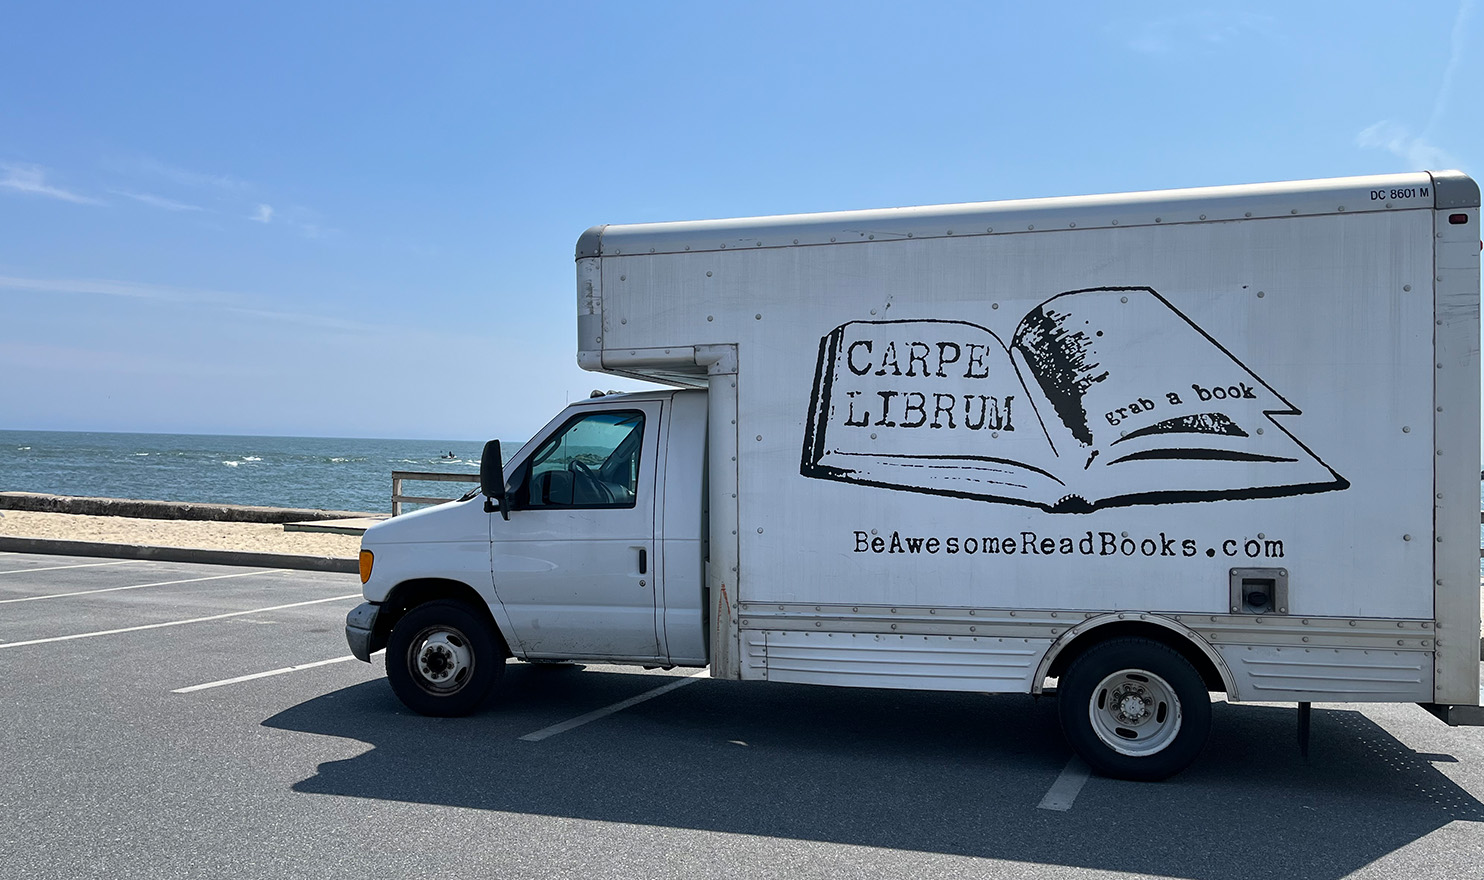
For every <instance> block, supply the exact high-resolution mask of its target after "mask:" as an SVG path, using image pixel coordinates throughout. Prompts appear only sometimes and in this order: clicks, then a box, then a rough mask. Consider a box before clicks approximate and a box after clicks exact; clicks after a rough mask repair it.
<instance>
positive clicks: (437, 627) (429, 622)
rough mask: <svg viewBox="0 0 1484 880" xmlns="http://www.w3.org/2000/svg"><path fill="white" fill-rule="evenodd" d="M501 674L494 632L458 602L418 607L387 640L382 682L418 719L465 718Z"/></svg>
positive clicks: (500, 651)
mask: <svg viewBox="0 0 1484 880" xmlns="http://www.w3.org/2000/svg"><path fill="white" fill-rule="evenodd" d="M504 674H505V645H504V642H502V641H501V640H500V636H499V633H497V632H496V631H495V628H494V627H493V626H491V625H490V624H489V622H488V621H486V620H485V619H484V618H483V617H482V616H480V614H479V613H478V612H477V611H475V610H474V609H472V608H470V607H469V606H468V605H465V604H464V603H463V602H457V601H454V600H451V599H439V600H436V601H433V602H428V603H425V604H423V605H419V606H417V607H416V608H414V609H412V610H411V611H409V612H407V614H406V615H404V616H403V617H402V619H401V620H399V621H397V623H396V625H395V626H393V627H392V634H391V637H390V638H388V639H387V644H386V677H387V681H389V682H391V685H392V692H393V693H395V694H396V695H397V699H399V700H401V701H402V703H403V704H404V705H405V706H407V708H409V709H411V710H412V711H414V712H417V713H418V714H420V715H434V716H439V717H451V716H455V715H468V714H469V713H470V712H473V711H474V710H476V709H478V708H479V706H480V704H481V703H483V702H484V700H485V698H486V697H488V696H489V693H490V690H491V689H492V688H493V687H494V686H495V684H496V682H498V681H499V680H500V678H501V676H503V675H504Z"/></svg>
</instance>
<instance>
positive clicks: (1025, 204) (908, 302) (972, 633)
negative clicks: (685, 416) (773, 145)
mask: <svg viewBox="0 0 1484 880" xmlns="http://www.w3.org/2000/svg"><path fill="white" fill-rule="evenodd" d="M1477 206H1478V190H1477V187H1476V186H1475V185H1474V183H1473V181H1471V180H1469V179H1468V178H1466V177H1463V176H1462V175H1456V174H1451V175H1437V176H1436V177H1435V176H1433V175H1429V174H1425V173H1419V174H1406V175H1391V176H1385V177H1373V178H1349V179H1339V180H1326V181H1312V182H1300V183H1289V184H1270V185H1259V186H1238V187H1221V188H1212V189H1203V190H1184V191H1168V192H1154V193H1137V194H1128V195H1113V196H1094V197H1086V198H1068V199H1046V200H1035V201H1020V202H1000V203H985V204H970V205H953V206H945V207H936V208H911V209H900V210H885V211H866V212H850V213H838V214H820V215H801V216H792V217H774V218H760V219H751V220H728V221H706V222H696V223H679V224H650V225H639V226H608V227H597V228H594V229H593V230H590V231H589V233H588V234H587V235H585V236H584V237H583V239H582V240H581V241H580V242H579V246H578V306H579V321H578V325H579V340H578V341H579V354H578V357H579V362H580V363H581V364H582V365H583V366H585V367H587V368H589V369H594V370H603V371H607V372H612V373H617V374H622V375H628V376H637V377H642V378H647V379H652V380H656V381H660V382H666V383H670V384H679V385H690V386H693V387H698V388H708V387H709V388H710V389H711V393H712V397H713V398H716V397H717V389H718V386H719V384H720V383H727V384H731V383H735V385H734V388H735V409H734V411H730V412H729V411H728V410H729V407H728V406H726V405H725V404H723V405H722V406H721V407H718V401H717V400H716V399H713V400H712V401H711V407H712V408H711V423H710V435H709V436H710V442H711V445H712V453H713V454H712V456H711V459H710V461H711V471H710V479H711V481H712V487H713V489H712V492H711V511H710V514H711V520H712V528H711V548H710V549H711V568H712V570H711V572H710V575H709V577H710V581H709V583H710V588H711V589H710V598H709V603H710V605H711V615H710V619H711V620H712V621H713V630H712V632H711V634H710V638H711V642H712V657H711V661H712V664H713V674H715V675H721V676H728V677H740V678H749V679H768V680H774V681H792V682H809V683H822V684H841V685H864V686H884V687H925V688H935V689H957V690H976V691H1037V690H1039V689H1040V688H1041V686H1042V682H1043V679H1044V677H1045V675H1046V674H1047V672H1048V671H1049V670H1050V669H1051V663H1052V660H1053V659H1054V655H1055V653H1056V652H1057V650H1059V647H1060V646H1063V645H1065V644H1068V643H1069V642H1070V640H1071V639H1073V638H1075V637H1076V636H1078V635H1080V634H1081V633H1082V632H1084V631H1087V630H1090V629H1092V628H1095V627H1097V626H1101V625H1105V624H1108V623H1111V622H1116V621H1120V620H1123V621H1127V620H1132V619H1138V620H1141V621H1143V622H1144V623H1146V624H1150V625H1154V626H1159V627H1163V628H1167V629H1169V630H1171V631H1172V632H1178V633H1180V634H1181V635H1182V636H1183V637H1185V638H1188V639H1189V640H1190V643H1191V644H1193V645H1196V646H1198V647H1199V650H1201V651H1202V652H1203V653H1204V654H1205V655H1206V656H1207V657H1208V659H1209V660H1210V661H1211V662H1212V664H1213V665H1214V666H1215V667H1216V669H1217V670H1218V671H1219V673H1220V675H1221V678H1222V679H1223V681H1224V684H1225V688H1226V690H1227V691H1228V693H1229V695H1230V697H1231V698H1232V699H1237V700H1275V701H1277V700H1281V701H1311V700H1312V701H1319V700H1335V701H1393V700H1394V701H1416V702H1423V703H1433V702H1436V703H1454V704H1477V703H1478V702H1479V683H1478V665H1477V664H1478V654H1477V651H1478V642H1477V639H1478V634H1479V608H1478V591H1477V587H1478V582H1477V577H1478V568H1477V559H1478V555H1477V553H1476V552H1475V551H1476V548H1477V543H1476V539H1477V533H1476V532H1475V530H1474V526H1475V524H1476V520H1475V509H1476V505H1475V502H1476V501H1477V500H1478V499H1477V496H1476V494H1475V486H1476V485H1477V484H1476V483H1475V481H1474V480H1475V478H1474V474H1475V472H1476V471H1478V470H1479V436H1478V424H1479V421H1478V419H1479V416H1478V414H1479V353H1478V345H1479V324H1478V304H1479V275H1478V249H1479V243H1478V242H1479V237H1478V207H1477ZM1460 218H1461V220H1460ZM719 359H720V360H727V359H734V363H731V362H730V361H728V362H727V365H726V366H725V367H723V368H722V369H721V370H718V369H717V367H716V366H715V365H716V363H717V362H718V360H719ZM708 366H709V368H710V373H709V374H708ZM718 412H720V413H721V415H723V416H727V418H726V420H725V421H719V419H718ZM733 419H734V420H735V428H733V425H732V424H731V423H732V421H733ZM733 431H735V434H734V435H732V432H733ZM730 445H734V446H735V449H736V452H735V463H734V464H733V462H731V461H730V460H725V461H723V462H721V464H720V465H719V464H718V458H717V456H716V454H715V453H716V450H717V449H718V447H721V448H723V449H724V448H725V447H727V446H730ZM726 458H727V459H730V458H731V456H727V457H726ZM731 467H734V468H735V475H734V477H733V476H732V475H730V474H728V473H724V472H722V473H719V469H720V470H721V471H725V470H728V469H729V468H731ZM732 483H734V484H735V485H734V487H731V484H732ZM718 485H720V486H722V487H723V488H731V491H734V492H735V499H733V498H731V497H730V495H731V491H725V492H721V493H718V491H717V489H716V487H717V486H718ZM718 494H720V495H721V496H722V497H720V498H719V497H718ZM727 505H731V506H732V507H733V509H730V510H728V509H720V510H719V509H718V507H719V506H720V507H722V508H725V507H726V506H727ZM718 522H721V523H723V524H725V523H735V537H732V535H730V534H726V533H724V532H719V531H718V529H717V527H716V525H717V523H718ZM730 531H731V529H726V530H725V532H730ZM731 541H734V542H735V545H734V547H727V546H721V545H726V544H728V543H729V542H731ZM733 554H734V555H733ZM718 559H721V560H726V561H730V560H734V561H731V562H730V564H727V565H725V568H726V569H730V568H731V567H732V566H733V565H735V567H736V571H735V572H733V571H730V570H725V571H718V570H717V568H718V565H717V562H718ZM1253 592H1257V593H1260V594H1262V595H1258V596H1256V598H1258V599H1264V598H1266V599H1267V602H1268V604H1263V603H1259V604H1257V605H1255V606H1252V605H1249V604H1247V603H1246V602H1245V600H1246V598H1248V597H1249V596H1250V595H1251V594H1252V593H1253ZM1234 602H1235V603H1236V604H1233V603H1234ZM1280 603H1281V604H1280Z"/></svg>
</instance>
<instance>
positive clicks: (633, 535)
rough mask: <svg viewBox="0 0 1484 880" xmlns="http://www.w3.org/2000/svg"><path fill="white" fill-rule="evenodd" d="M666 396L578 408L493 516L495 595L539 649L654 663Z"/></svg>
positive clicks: (521, 641)
mask: <svg viewBox="0 0 1484 880" xmlns="http://www.w3.org/2000/svg"><path fill="white" fill-rule="evenodd" d="M661 415H662V401H659V400H640V401H615V402H614V405H613V406H612V407H611V408H599V407H588V406H583V407H578V408H576V409H575V411H569V413H568V415H567V418H566V419H565V421H564V422H563V423H562V424H561V425H560V426H558V427H557V429H556V430H555V431H553V432H551V433H550V434H549V435H548V436H547V437H546V439H544V440H543V441H542V442H541V443H539V444H538V445H537V447H536V449H535V451H534V452H533V453H532V454H531V455H530V456H528V457H527V458H526V459H525V461H524V462H521V463H519V464H518V465H517V466H516V468H515V469H514V472H513V473H512V474H511V476H510V481H509V491H508V493H507V497H508V500H509V504H510V519H509V520H504V519H502V518H501V517H499V516H493V517H491V518H490V561H491V569H492V574H493V580H494V589H495V594H496V596H497V597H498V599H499V601H500V604H501V605H502V606H503V607H504V610H505V614H506V617H507V620H508V621H509V628H510V630H511V632H509V633H507V636H509V637H511V639H512V642H513V644H512V645H511V647H512V648H514V649H516V650H517V651H518V652H519V653H522V654H523V655H524V656H527V657H532V658H549V659H574V658H611V659H625V660H654V659H658V658H659V656H660V645H659V638H658V636H657V632H656V627H655V618H656V614H655V601H656V596H657V595H661V594H660V593H659V592H658V591H657V590H656V583H655V561H656V560H655V537H654V536H655V495H656V472H657V467H656V460H657V458H658V456H657V452H658V451H659V438H660V436H661V434H660V430H659V427H660V419H661Z"/></svg>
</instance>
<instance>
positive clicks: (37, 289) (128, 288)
mask: <svg viewBox="0 0 1484 880" xmlns="http://www.w3.org/2000/svg"><path fill="white" fill-rule="evenodd" d="M0 290H20V291H28V292H32V293H73V294H89V295H94V296H117V297H124V298H127V299H146V300H157V301H160V302H172V303H203V304H211V305H229V304H232V303H235V302H238V301H240V300H241V296H240V295H238V294H233V293H226V292H223V291H219V290H205V289H201V288H191V287H172V286H169V285H164V284H142V283H139V282H135V281H114V280H109V279H99V278H18V277H15V276H8V275H0Z"/></svg>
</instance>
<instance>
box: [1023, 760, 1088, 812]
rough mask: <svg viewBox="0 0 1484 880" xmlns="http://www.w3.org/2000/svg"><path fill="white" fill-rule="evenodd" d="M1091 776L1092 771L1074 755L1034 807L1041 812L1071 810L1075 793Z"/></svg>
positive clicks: (1075, 797) (1075, 796)
mask: <svg viewBox="0 0 1484 880" xmlns="http://www.w3.org/2000/svg"><path fill="white" fill-rule="evenodd" d="M1091 775H1092V770H1091V769H1090V768H1089V767H1088V766H1087V765H1086V764H1084V763H1083V762H1082V759H1081V758H1079V757H1077V756H1076V755H1073V756H1072V760H1070V761H1068V762H1067V766H1065V767H1063V768H1061V775H1060V776H1057V777H1056V781H1055V782H1053V783H1051V790H1050V791H1047V792H1046V796H1045V797H1043V798H1041V802H1040V803H1039V804H1036V806H1037V807H1038V808H1040V809H1042V810H1056V811H1057V812H1061V813H1065V812H1066V811H1067V810H1070V809H1071V808H1072V802H1073V801H1075V800H1076V799H1077V793H1078V792H1080V791H1081V790H1082V786H1083V785H1084V784H1085V783H1086V782H1087V777H1088V776H1091Z"/></svg>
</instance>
